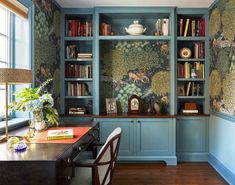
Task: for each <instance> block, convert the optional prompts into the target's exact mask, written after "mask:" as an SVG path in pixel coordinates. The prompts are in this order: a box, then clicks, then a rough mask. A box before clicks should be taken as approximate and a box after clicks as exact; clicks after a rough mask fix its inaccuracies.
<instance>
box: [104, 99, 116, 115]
mask: <svg viewBox="0 0 235 185" xmlns="http://www.w3.org/2000/svg"><path fill="white" fill-rule="evenodd" d="M106 112H107V114H117V102H116V98H106Z"/></svg>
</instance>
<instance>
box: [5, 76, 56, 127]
mask: <svg viewBox="0 0 235 185" xmlns="http://www.w3.org/2000/svg"><path fill="white" fill-rule="evenodd" d="M51 81H52V79H49V80H47V81H45V82H43V83H42V84H41V86H40V87H39V88H24V89H23V90H22V91H21V92H18V93H15V97H16V99H17V101H13V102H12V103H11V104H10V105H9V108H10V109H12V110H18V111H30V112H33V114H37V113H39V112H42V114H43V119H45V121H46V122H47V123H48V124H50V125H54V124H56V125H57V126H58V124H59V115H58V112H57V110H56V109H55V108H53V106H54V99H53V98H52V94H50V93H48V92H46V91H44V88H45V87H46V86H47V85H48V84H49V83H50V82H51Z"/></svg>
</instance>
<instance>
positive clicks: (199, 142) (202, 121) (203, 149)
mask: <svg viewBox="0 0 235 185" xmlns="http://www.w3.org/2000/svg"><path fill="white" fill-rule="evenodd" d="M177 157H178V160H179V161H207V159H208V117H196V116H195V117H179V118H178V119H177Z"/></svg>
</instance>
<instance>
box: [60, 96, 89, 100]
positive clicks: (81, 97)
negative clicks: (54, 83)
mask: <svg viewBox="0 0 235 185" xmlns="http://www.w3.org/2000/svg"><path fill="white" fill-rule="evenodd" d="M64 98H65V99H92V96H65V97H64Z"/></svg>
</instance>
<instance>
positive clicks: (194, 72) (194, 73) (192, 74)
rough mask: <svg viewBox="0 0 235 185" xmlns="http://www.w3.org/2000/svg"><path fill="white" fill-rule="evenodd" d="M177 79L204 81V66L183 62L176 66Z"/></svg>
mask: <svg viewBox="0 0 235 185" xmlns="http://www.w3.org/2000/svg"><path fill="white" fill-rule="evenodd" d="M177 72H178V78H202V79H204V76H205V74H204V64H203V63H200V62H193V63H189V62H185V63H184V64H178V71H177Z"/></svg>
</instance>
